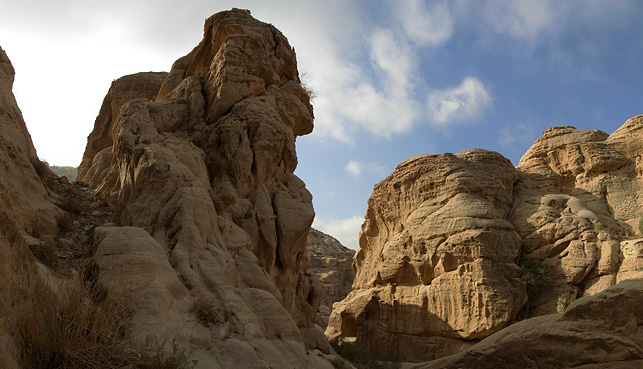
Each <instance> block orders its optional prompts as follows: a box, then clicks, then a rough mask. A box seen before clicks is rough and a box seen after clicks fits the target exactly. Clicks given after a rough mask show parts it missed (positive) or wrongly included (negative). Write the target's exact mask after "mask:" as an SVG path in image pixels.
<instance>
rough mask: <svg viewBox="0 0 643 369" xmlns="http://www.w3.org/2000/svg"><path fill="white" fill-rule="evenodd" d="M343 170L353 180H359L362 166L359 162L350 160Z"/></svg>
mask: <svg viewBox="0 0 643 369" xmlns="http://www.w3.org/2000/svg"><path fill="white" fill-rule="evenodd" d="M344 170H345V171H347V172H348V174H350V175H351V176H352V177H353V178H359V176H360V175H361V174H362V164H361V163H360V162H359V161H355V160H351V161H349V162H348V164H346V166H345V167H344Z"/></svg>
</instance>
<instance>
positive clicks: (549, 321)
mask: <svg viewBox="0 0 643 369" xmlns="http://www.w3.org/2000/svg"><path fill="white" fill-rule="evenodd" d="M642 291H643V280H640V279H639V280H633V281H626V282H623V283H620V284H618V285H617V286H613V287H610V288H608V289H606V290H605V291H603V292H601V293H599V294H597V295H592V296H585V297H582V298H580V299H578V300H575V301H574V302H572V303H571V304H570V305H569V306H568V307H567V309H565V311H564V312H562V313H559V314H550V315H544V316H539V317H536V318H533V319H528V320H524V321H522V322H519V323H516V324H514V325H511V326H509V327H507V328H505V329H503V330H501V331H500V332H498V333H496V334H493V335H492V336H490V337H488V338H486V339H484V340H483V341H481V342H480V343H478V344H477V345H475V346H473V347H472V348H471V349H469V350H467V351H465V352H462V353H458V354H456V355H452V356H449V357H446V358H443V359H439V360H435V361H433V362H430V363H427V364H425V365H420V366H416V367H415V368H416V369H438V368H440V369H448V368H453V369H456V368H480V369H492V368H494V369H495V368H586V369H590V368H624V369H626V368H631V369H634V368H641V367H643V310H641V301H642V298H641V296H642V294H643V292H642Z"/></svg>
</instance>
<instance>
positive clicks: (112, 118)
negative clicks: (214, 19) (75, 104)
mask: <svg viewBox="0 0 643 369" xmlns="http://www.w3.org/2000/svg"><path fill="white" fill-rule="evenodd" d="M167 76H168V73H166V72H143V73H137V74H132V75H129V76H125V77H121V78H119V79H117V80H115V81H114V82H112V85H111V86H110V88H109V91H108V92H107V95H105V99H103V104H102V105H101V107H100V112H99V113H98V116H97V117H96V122H95V123H94V129H93V130H92V132H91V133H90V134H89V137H87V147H86V148H85V153H84V154H83V160H82V161H81V163H80V166H79V167H78V177H77V178H78V180H80V181H82V180H85V179H87V180H92V181H93V182H94V183H100V181H102V180H103V178H104V176H105V174H106V173H104V172H105V171H106V170H107V169H109V164H110V162H111V159H112V158H111V154H112V150H111V149H112V144H113V143H114V136H113V135H114V133H113V130H114V127H115V125H116V120H117V119H118V117H119V115H120V111H121V108H122V107H123V104H125V103H126V102H128V101H130V100H134V99H139V98H144V99H148V100H154V99H155V98H156V95H157V94H158V91H159V89H160V88H161V86H162V85H163V82H165V79H166V78H167ZM97 156H98V157H97ZM101 164H102V165H101ZM90 167H91V168H92V172H91V173H88V170H89V169H90Z"/></svg>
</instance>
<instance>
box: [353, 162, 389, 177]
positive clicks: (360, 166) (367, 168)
mask: <svg viewBox="0 0 643 369" xmlns="http://www.w3.org/2000/svg"><path fill="white" fill-rule="evenodd" d="M344 170H345V171H346V172H347V173H348V174H349V175H350V176H351V177H352V178H353V179H359V178H360V176H361V175H362V173H370V174H375V175H378V176H384V175H386V168H384V166H382V165H379V164H377V163H373V162H362V161H357V160H351V161H349V162H348V164H346V166H345V167H344Z"/></svg>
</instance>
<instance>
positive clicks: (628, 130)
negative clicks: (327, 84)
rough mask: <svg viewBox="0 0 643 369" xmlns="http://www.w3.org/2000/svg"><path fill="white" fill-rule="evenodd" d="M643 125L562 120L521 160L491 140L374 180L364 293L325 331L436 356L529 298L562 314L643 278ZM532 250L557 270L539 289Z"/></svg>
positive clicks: (362, 257)
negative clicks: (494, 147) (530, 285)
mask: <svg viewBox="0 0 643 369" xmlns="http://www.w3.org/2000/svg"><path fill="white" fill-rule="evenodd" d="M642 127H643V116H638V117H634V118H632V119H630V120H628V121H627V122H626V123H625V124H624V125H623V126H622V127H621V128H619V129H618V130H617V131H616V132H614V133H613V134H612V135H608V134H606V133H604V132H601V131H597V130H578V129H575V128H573V127H569V126H566V127H555V128H550V129H548V130H546V131H545V132H544V134H543V137H542V138H540V139H538V140H537V141H536V142H535V143H534V145H533V146H532V147H531V148H530V149H529V150H528V151H527V153H526V154H525V155H524V156H523V158H522V159H521V161H520V165H519V166H518V167H516V168H513V167H512V166H511V164H510V163H509V162H508V160H506V159H504V158H503V157H502V156H500V155H499V154H496V153H493V152H487V151H484V150H470V151H465V152H463V153H459V154H456V155H451V154H444V155H422V156H418V157H414V158H411V159H408V160H406V161H404V162H403V163H401V164H400V165H399V166H398V167H397V168H396V169H395V171H394V172H393V173H392V174H391V175H390V176H389V177H388V178H386V179H385V180H384V181H382V182H381V183H380V184H378V185H376V186H375V188H374V191H373V194H372V196H371V198H370V200H369V206H368V210H367V212H366V219H365V222H364V224H363V226H362V230H361V232H360V248H359V249H358V251H357V253H356V255H355V262H354V264H353V268H354V269H355V271H356V276H355V283H354V284H353V291H352V292H351V293H350V294H349V295H348V297H347V298H346V299H345V300H344V301H342V302H341V303H339V304H338V306H337V308H336V309H335V310H334V311H333V314H332V315H331V317H330V322H329V326H328V328H327V330H326V335H327V336H328V337H329V339H332V340H339V341H341V340H347V341H353V340H354V341H357V343H359V344H362V345H364V346H366V347H367V348H368V349H370V350H372V351H373V352H378V351H379V352H381V350H383V349H386V348H393V349H395V350H398V352H399V353H400V355H401V356H402V357H404V358H406V359H408V360H414V361H422V360H431V359H434V358H438V357H442V356H447V355H450V354H454V353H456V352H458V351H460V350H461V349H462V347H463V346H467V345H471V344H472V343H474V342H476V341H477V340H479V339H483V338H485V337H487V336H489V335H490V334H492V333H494V332H496V331H498V330H500V329H502V328H504V327H505V326H506V325H507V324H508V323H509V322H511V321H512V320H514V319H516V316H517V313H518V312H519V311H520V310H521V308H522V311H521V314H520V316H521V318H522V319H524V318H527V317H532V316H538V315H543V314H551V313H558V312H562V311H564V309H565V308H566V307H567V306H569V304H570V303H571V302H572V301H574V300H575V299H576V298H578V297H580V296H584V295H593V294H596V293H599V292H601V291H603V290H605V289H606V288H607V287H609V286H611V285H613V284H615V283H618V282H620V281H623V280H627V279H632V278H637V277H639V278H640V277H641V273H642V271H643V252H642V251H641V248H642V245H643V241H642V240H640V237H641V236H640V235H639V231H638V229H637V225H638V223H639V219H640V217H641V215H642V213H643V212H642V211H641V208H642V207H641V206H642V205H643V198H642V197H641V195H640V194H641V185H642V183H643V181H642V179H643V178H642V176H643V166H642V165H643V164H642V162H641V160H640V156H641V151H643V148H642V145H641V143H640V142H641V141H643V136H641V132H643V128H642ZM530 260H536V261H537V262H541V263H544V264H546V265H549V267H548V268H547V270H548V272H547V273H548V276H547V277H548V278H549V279H551V280H552V281H551V282H550V283H549V285H548V286H547V287H546V288H544V289H540V290H538V289H527V292H529V296H528V298H527V295H526V293H525V292H526V291H525V286H524V285H523V283H522V281H521V272H520V270H519V268H518V265H523V264H527V263H528V262H529V261H530ZM642 293H643V292H642ZM526 301H528V303H527V304H526V305H525V306H524V308H523V304H525V302H526Z"/></svg>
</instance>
